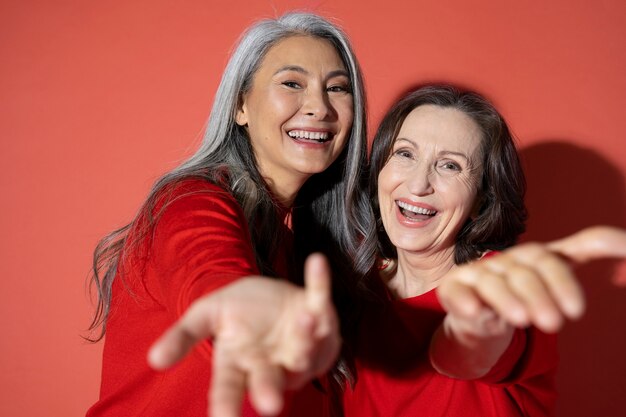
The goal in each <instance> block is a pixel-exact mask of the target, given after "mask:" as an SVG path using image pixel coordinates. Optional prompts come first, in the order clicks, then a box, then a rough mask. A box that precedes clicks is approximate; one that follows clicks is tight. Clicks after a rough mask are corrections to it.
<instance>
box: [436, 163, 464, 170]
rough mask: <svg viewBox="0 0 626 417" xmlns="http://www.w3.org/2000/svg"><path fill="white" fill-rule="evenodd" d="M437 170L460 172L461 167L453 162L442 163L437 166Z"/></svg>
mask: <svg viewBox="0 0 626 417" xmlns="http://www.w3.org/2000/svg"><path fill="white" fill-rule="evenodd" d="M439 168H441V169H444V170H446V171H461V165H459V164H458V163H456V162H454V161H442V162H441V163H440V164H439Z"/></svg>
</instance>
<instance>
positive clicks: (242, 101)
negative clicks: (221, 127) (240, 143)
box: [235, 95, 248, 126]
mask: <svg viewBox="0 0 626 417" xmlns="http://www.w3.org/2000/svg"><path fill="white" fill-rule="evenodd" d="M235 123H237V124H238V125H239V126H247V125H248V109H247V108H246V97H245V96H244V95H242V96H241V97H240V98H239V103H238V104H237V112H236V113H235Z"/></svg>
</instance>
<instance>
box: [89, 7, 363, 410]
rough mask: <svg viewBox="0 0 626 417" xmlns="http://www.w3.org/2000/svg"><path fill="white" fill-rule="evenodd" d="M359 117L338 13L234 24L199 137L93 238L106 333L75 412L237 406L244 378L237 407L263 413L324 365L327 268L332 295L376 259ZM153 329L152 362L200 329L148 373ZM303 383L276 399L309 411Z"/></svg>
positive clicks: (356, 79)
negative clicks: (132, 209) (246, 397)
mask: <svg viewBox="0 0 626 417" xmlns="http://www.w3.org/2000/svg"><path fill="white" fill-rule="evenodd" d="M365 126H366V121H365V95H364V91H363V83H362V79H361V75H360V69H359V67H358V63H357V61H356V59H355V57H354V54H353V53H352V50H351V47H350V45H349V43H348V40H347V38H346V36H345V35H344V34H343V33H342V32H341V30H339V29H338V28H337V27H336V26H334V25H332V24H331V23H329V22H328V21H327V20H325V19H323V18H321V17H319V16H316V15H312V14H306V13H293V14H287V15H284V16H282V17H281V18H279V19H276V20H263V21H260V22H258V23H256V24H255V25H253V26H252V27H251V28H250V29H249V30H248V31H247V32H246V33H245V34H244V35H243V37H242V38H241V40H240V42H239V45H238V47H237V49H236V50H235V52H234V53H233V55H232V57H231V59H230V61H229V63H228V65H227V67H226V69H225V71H224V75H223V78H222V81H221V84H220V86H219V88H218V90H217V93H216V97H215V102H214V105H213V110H212V112H211V116H210V118H209V122H208V127H207V130H206V134H205V137H204V141H203V143H202V145H201V147H200V149H199V150H198V151H197V152H196V153H195V154H194V155H193V156H192V157H191V158H190V159H189V160H187V161H186V162H185V163H183V164H182V165H181V166H179V167H178V168H176V169H175V170H173V171H172V172H170V173H168V174H166V175H165V176H163V177H162V178H161V179H160V180H159V181H158V182H157V183H156V185H155V186H154V188H153V190H152V191H151V193H150V195H149V196H148V198H147V200H146V202H145V203H144V205H143V206H142V208H141V209H140V211H139V213H138V215H137V216H136V218H135V219H134V220H133V221H132V222H131V223H130V224H128V225H127V226H125V227H123V228H121V229H119V230H116V231H115V232H113V233H111V234H110V235H109V236H107V237H105V238H104V239H103V240H102V241H101V242H100V244H99V245H98V247H97V248H96V251H95V255H94V274H93V281H92V283H93V284H94V286H95V287H96V289H97V293H98V309H97V312H96V315H95V318H94V321H93V323H92V325H91V329H92V330H95V329H101V332H100V333H99V335H97V336H96V337H94V339H95V340H99V339H101V338H102V337H103V336H104V334H105V330H106V342H105V347H104V359H103V373H102V387H101V393H100V400H99V401H98V402H97V403H96V404H95V405H94V406H93V407H92V408H91V409H90V410H89V411H88V413H87V415H88V416H104V415H122V414H123V415H151V416H156V415H172V414H174V415H177V416H185V415H189V416H192V415H193V416H198V415H204V414H205V413H206V409H207V406H208V407H209V409H210V410H211V411H212V414H214V415H220V416H226V415H238V414H239V412H240V410H239V406H238V404H241V401H242V397H243V392H244V391H245V389H249V390H250V400H251V404H250V403H248V402H247V401H244V403H243V412H244V415H252V414H254V410H253V408H254V409H256V410H257V411H259V412H261V413H263V414H276V413H278V412H279V411H280V410H281V408H282V407H283V404H282V403H283V398H282V390H283V389H288V388H297V387H300V386H302V385H303V384H304V383H305V382H306V381H308V380H310V379H311V378H312V377H314V376H315V375H318V374H320V373H321V372H323V371H325V370H327V369H328V368H329V367H330V365H331V364H332V363H333V361H334V360H335V358H336V355H337V352H338V350H339V344H340V337H339V331H338V325H337V318H336V313H335V309H334V307H333V303H332V301H331V297H330V293H331V291H330V280H329V276H330V271H331V270H332V271H333V272H334V273H335V275H336V276H337V277H338V278H339V277H341V279H342V281H341V282H340V284H341V285H340V286H338V288H337V290H336V294H342V288H355V285H353V284H354V282H351V280H356V279H358V277H362V276H365V275H366V273H367V271H369V270H370V269H371V267H372V265H373V263H374V259H375V258H374V250H375V249H374V247H375V244H374V243H373V242H374V240H375V239H374V233H373V215H372V214H371V210H370V208H369V204H368V202H367V200H366V197H365V194H364V193H363V188H362V185H361V179H362V164H363V162H364V160H365V155H366V142H365V141H366V135H365ZM316 251H323V252H324V253H325V254H326V255H327V258H328V260H329V261H330V265H328V264H327V261H326V260H325V259H324V258H323V257H320V256H313V257H312V259H310V260H309V261H308V262H307V266H306V268H305V267H304V259H305V258H306V257H307V255H309V254H311V253H313V252H316ZM329 266H330V268H329ZM303 269H304V271H305V273H304V276H303V274H302V271H303ZM259 275H264V276H270V277H281V278H287V279H289V280H290V281H292V282H295V283H300V282H303V281H304V282H305V283H306V288H304V289H303V288H301V287H299V286H297V285H294V284H292V283H289V282H288V281H285V280H276V279H269V278H265V277H260V276H259ZM344 292H345V291H344ZM348 292H349V291H348ZM343 299H344V300H345V299H346V298H345V297H344V298H343ZM340 310H341V309H340ZM199 318H202V320H204V321H203V324H202V325H201V326H197V325H198V320H199ZM177 320H178V322H177V324H176V325H175V326H174V327H172V328H171V329H170V330H169V331H168V332H166V329H168V328H169V327H170V326H171V325H172V324H173V323H174V322H175V321H177ZM207 323H210V324H207ZM164 332H166V333H165V336H163V338H162V339H161V340H160V342H159V343H157V345H156V348H155V349H153V350H152V351H151V354H150V356H149V360H150V362H151V364H152V366H154V367H155V368H165V367H166V366H168V365H170V364H171V363H172V362H174V361H175V360H177V359H179V358H180V357H181V356H183V355H184V354H186V352H187V351H188V350H189V349H191V346H193V345H194V344H195V343H197V342H198V341H200V340H203V339H206V338H212V342H207V341H205V342H202V343H200V344H199V348H198V349H195V350H194V351H193V352H192V353H191V354H190V355H189V356H188V357H187V358H186V359H185V360H184V361H182V362H181V363H180V364H179V365H178V366H177V367H174V368H172V369H169V370H167V371H165V372H157V371H154V370H153V369H151V368H150V367H149V366H148V364H147V363H146V354H147V353H148V349H149V347H150V345H151V344H152V343H153V342H154V341H155V340H156V339H157V338H158V337H159V335H161V334H163V333H164ZM172 341H176V342H179V345H177V346H178V348H174V347H172V346H176V343H174V345H172V344H171V342H172ZM311 358H315V360H312V359H311ZM212 367H213V369H215V371H214V372H213V371H212ZM211 380H212V382H211ZM210 383H212V394H211V396H210V399H209V404H207V396H206V392H207V390H208V387H209V384H210ZM314 395H315V391H314V390H308V391H306V390H305V392H304V393H301V394H299V395H297V396H295V397H293V398H292V399H291V400H290V401H288V402H289V403H290V406H291V407H285V411H284V412H285V413H288V412H289V408H291V413H292V414H293V415H300V416H302V415H319V413H320V410H321V407H322V404H323V401H318V400H317V399H314V398H313V396H314ZM318 395H319V394H318ZM302 397H304V398H302ZM311 399H313V401H311ZM301 404H302V405H301ZM304 404H306V406H305V405H304ZM312 404H313V406H312Z"/></svg>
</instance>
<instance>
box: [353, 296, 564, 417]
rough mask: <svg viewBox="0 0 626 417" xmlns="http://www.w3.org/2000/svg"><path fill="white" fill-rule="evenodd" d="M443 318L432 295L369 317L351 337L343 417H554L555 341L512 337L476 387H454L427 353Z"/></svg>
mask: <svg viewBox="0 0 626 417" xmlns="http://www.w3.org/2000/svg"><path fill="white" fill-rule="evenodd" d="M444 317H445V311H444V310H443V308H442V307H441V304H440V303H439V300H438V299H437V296H436V291H435V290H432V291H429V292H427V293H425V294H422V295H420V296H417V297H412V298H407V299H402V300H389V302H388V303H387V304H386V305H384V306H379V307H377V308H372V309H370V310H369V311H368V312H367V313H366V315H365V317H364V319H363V321H362V324H361V327H360V329H359V338H358V341H357V345H356V352H354V353H355V367H356V383H355V385H354V387H353V388H350V387H348V388H347V389H346V391H345V392H344V397H343V405H344V413H345V416H346V417H357V416H358V417H370V416H371V417H374V416H381V417H382V416H420V417H444V416H445V417H456V416H458V417H490V416H493V417H496V416H497V417H514V416H532V417H544V416H553V415H554V406H555V401H556V389H555V380H554V379H555V372H556V366H557V362H558V354H557V347H556V337H555V336H553V335H546V334H543V333H541V332H540V331H538V330H537V329H535V328H529V329H519V330H517V331H516V332H515V333H514V336H513V340H512V341H511V344H510V345H509V347H508V349H507V351H506V352H505V353H504V354H503V356H502V357H501V358H500V360H499V361H498V363H497V364H496V365H495V366H494V368H492V370H491V371H490V372H489V374H488V375H486V376H485V377H483V378H481V379H480V380H471V381H466V380H458V379H453V378H449V377H447V376H444V375H441V374H439V373H438V372H437V371H435V370H434V369H433V368H432V366H431V365H430V360H429V356H428V348H429V345H430V340H431V338H432V335H433V333H434V332H435V330H436V329H437V328H438V327H439V325H440V324H441V322H442V321H443V318H444Z"/></svg>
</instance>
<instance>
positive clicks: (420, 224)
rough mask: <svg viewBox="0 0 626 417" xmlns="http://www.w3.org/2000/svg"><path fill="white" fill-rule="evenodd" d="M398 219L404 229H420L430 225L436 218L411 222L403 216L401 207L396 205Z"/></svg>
mask: <svg viewBox="0 0 626 417" xmlns="http://www.w3.org/2000/svg"><path fill="white" fill-rule="evenodd" d="M396 218H397V219H398V222H399V223H400V224H401V225H402V226H404V227H408V228H411V229H419V228H420V227H425V226H427V225H428V224H430V222H432V221H433V219H434V218H435V216H432V217H430V218H428V219H426V220H418V221H415V220H410V219H408V218H407V217H405V216H403V215H402V212H401V211H400V207H398V205H396Z"/></svg>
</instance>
